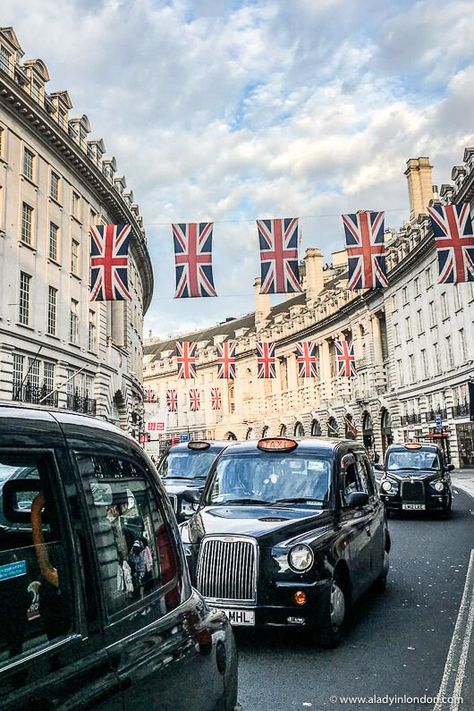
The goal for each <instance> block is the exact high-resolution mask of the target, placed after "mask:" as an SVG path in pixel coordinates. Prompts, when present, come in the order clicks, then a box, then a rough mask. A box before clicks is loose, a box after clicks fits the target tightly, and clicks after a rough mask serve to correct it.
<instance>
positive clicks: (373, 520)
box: [356, 453, 385, 580]
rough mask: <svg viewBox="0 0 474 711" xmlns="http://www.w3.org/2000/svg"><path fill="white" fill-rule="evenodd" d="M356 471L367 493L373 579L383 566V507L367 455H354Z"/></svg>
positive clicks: (363, 489)
mask: <svg viewBox="0 0 474 711" xmlns="http://www.w3.org/2000/svg"><path fill="white" fill-rule="evenodd" d="M356 464H357V471H358V475H359V480H360V483H361V487H362V491H365V492H366V493H367V494H368V495H369V504H368V506H367V515H368V521H367V525H368V526H370V548H371V549H370V570H371V578H372V580H375V579H376V578H377V577H378V576H379V575H380V573H381V572H382V568H383V559H384V549H385V509H384V506H383V504H382V502H381V501H380V497H379V495H378V493H377V490H376V484H375V479H374V475H373V472H372V468H371V465H370V462H369V460H368V457H367V456H366V455H365V454H363V453H358V454H357V455H356Z"/></svg>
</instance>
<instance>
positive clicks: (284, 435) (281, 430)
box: [280, 425, 286, 437]
mask: <svg viewBox="0 0 474 711" xmlns="http://www.w3.org/2000/svg"><path fill="white" fill-rule="evenodd" d="M280 437H286V425H281V426H280Z"/></svg>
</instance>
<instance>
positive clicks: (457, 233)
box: [428, 202, 474, 284]
mask: <svg viewBox="0 0 474 711" xmlns="http://www.w3.org/2000/svg"><path fill="white" fill-rule="evenodd" d="M428 213H429V216H430V218H431V225H432V227H433V233H434V237H435V245H436V251H437V253H438V267H439V282H440V284H458V283H459V282H462V281H474V234H473V232H472V221H471V215H470V205H469V203H468V202H465V203H459V204H457V205H433V207H429V208H428Z"/></svg>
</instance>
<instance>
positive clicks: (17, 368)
mask: <svg viewBox="0 0 474 711" xmlns="http://www.w3.org/2000/svg"><path fill="white" fill-rule="evenodd" d="M24 363H25V356H22V355H20V354H19V353H14V354H13V399H17V398H18V396H19V392H20V388H21V385H22V383H23V367H24Z"/></svg>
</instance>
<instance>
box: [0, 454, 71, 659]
mask: <svg viewBox="0 0 474 711" xmlns="http://www.w3.org/2000/svg"><path fill="white" fill-rule="evenodd" d="M55 480H56V479H55V471H54V462H53V459H52V458H51V456H50V455H49V454H41V453H35V454H28V455H24V454H15V453H11V454H10V453H8V454H7V453H0V666H2V665H3V664H5V663H7V662H9V661H10V660H11V659H14V658H15V657H17V656H18V655H20V654H24V653H34V652H37V651H38V650H39V649H41V648H44V647H45V646H46V645H47V644H48V642H53V641H57V640H60V639H61V638H64V637H66V636H67V635H68V634H69V633H70V632H71V609H72V607H73V606H72V600H71V585H70V575H69V569H68V555H67V553H66V545H65V535H66V534H65V533H64V531H65V526H64V525H61V524H63V523H64V520H63V519H61V517H60V513H59V506H58V504H57V501H56V499H55V498H54V496H53V495H52V492H53V491H54V481H55Z"/></svg>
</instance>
